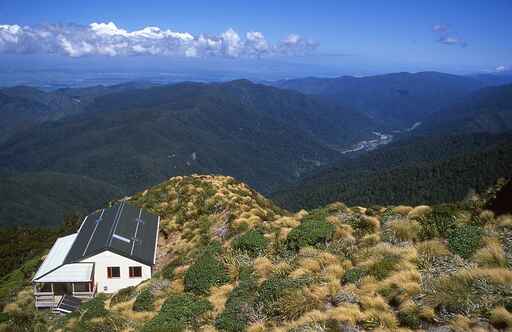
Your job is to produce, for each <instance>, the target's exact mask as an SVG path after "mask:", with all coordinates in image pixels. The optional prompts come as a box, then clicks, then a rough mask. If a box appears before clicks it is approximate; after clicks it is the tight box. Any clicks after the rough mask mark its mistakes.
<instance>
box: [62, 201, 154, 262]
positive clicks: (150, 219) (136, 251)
mask: <svg viewBox="0 0 512 332" xmlns="http://www.w3.org/2000/svg"><path fill="white" fill-rule="evenodd" d="M158 224H159V217H158V216H156V215H154V214H151V213H150V212H148V211H147V210H145V209H141V208H137V207H135V206H133V205H131V204H129V203H126V202H124V201H123V202H121V203H117V204H116V205H114V206H113V207H111V208H108V209H103V210H99V211H96V212H94V213H91V214H90V215H88V216H87V217H86V218H85V219H84V221H83V222H82V225H81V226H80V229H79V230H78V235H77V237H76V239H75V242H74V243H73V245H72V246H71V249H70V250H69V252H68V255H67V256H66V259H65V260H64V264H68V263H72V262H79V261H81V260H83V259H84V258H87V257H91V256H94V255H96V254H99V253H101V252H103V251H106V250H109V251H112V252H114V253H116V254H119V255H122V256H125V257H128V258H131V259H133V260H136V261H139V262H141V263H144V264H147V265H153V264H154V261H155V252H156V241H157V236H158Z"/></svg>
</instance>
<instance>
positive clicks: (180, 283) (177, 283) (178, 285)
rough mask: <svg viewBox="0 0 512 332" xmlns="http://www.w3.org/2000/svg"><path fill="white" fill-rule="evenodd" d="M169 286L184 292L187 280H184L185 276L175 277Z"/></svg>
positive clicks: (175, 290) (178, 291)
mask: <svg viewBox="0 0 512 332" xmlns="http://www.w3.org/2000/svg"><path fill="white" fill-rule="evenodd" d="M169 287H170V289H172V290H173V291H174V292H176V293H183V291H184V290H185V281H184V280H183V278H178V279H174V280H173V281H171V284H170V285H169Z"/></svg>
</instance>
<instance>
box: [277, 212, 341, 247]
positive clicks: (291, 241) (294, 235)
mask: <svg viewBox="0 0 512 332" xmlns="http://www.w3.org/2000/svg"><path fill="white" fill-rule="evenodd" d="M334 230H335V226H334V225H332V224H330V223H328V222H327V221H325V220H322V219H320V220H317V219H314V220H313V219H306V220H304V221H302V223H301V224H300V225H299V226H297V227H296V228H294V229H292V230H291V232H290V233H289V234H288V237H287V239H286V242H287V245H288V247H289V248H290V249H293V250H296V249H298V248H302V247H307V246H314V245H317V244H322V243H325V242H326V241H328V240H330V239H331V238H332V234H333V232H334Z"/></svg>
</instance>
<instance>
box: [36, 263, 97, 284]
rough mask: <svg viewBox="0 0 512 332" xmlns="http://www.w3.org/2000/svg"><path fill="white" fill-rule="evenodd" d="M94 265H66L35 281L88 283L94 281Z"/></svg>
mask: <svg viewBox="0 0 512 332" xmlns="http://www.w3.org/2000/svg"><path fill="white" fill-rule="evenodd" d="M93 268H94V264H93V263H71V264H65V265H62V266H61V267H59V268H58V269H56V270H55V271H53V272H50V273H48V274H47V275H45V276H43V277H41V278H39V279H37V280H35V281H37V282H88V281H91V280H92V272H93Z"/></svg>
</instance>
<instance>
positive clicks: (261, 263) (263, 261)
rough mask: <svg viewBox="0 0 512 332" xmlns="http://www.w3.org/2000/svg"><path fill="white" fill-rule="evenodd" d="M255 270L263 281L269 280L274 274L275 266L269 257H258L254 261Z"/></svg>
mask: <svg viewBox="0 0 512 332" xmlns="http://www.w3.org/2000/svg"><path fill="white" fill-rule="evenodd" d="M253 266H254V270H255V271H256V273H257V274H258V276H259V277H260V278H262V279H267V278H268V277H269V276H270V275H271V274H272V269H273V267H274V264H273V263H272V261H271V260H270V259H268V258H267V257H258V258H256V259H255V260H254V265H253Z"/></svg>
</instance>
